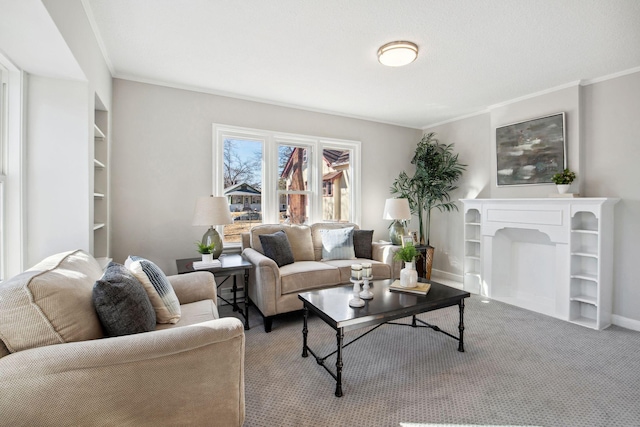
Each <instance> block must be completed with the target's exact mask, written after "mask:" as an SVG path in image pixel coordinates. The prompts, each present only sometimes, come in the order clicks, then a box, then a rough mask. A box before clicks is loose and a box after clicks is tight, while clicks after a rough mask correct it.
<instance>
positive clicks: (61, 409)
mask: <svg viewBox="0 0 640 427" xmlns="http://www.w3.org/2000/svg"><path fill="white" fill-rule="evenodd" d="M101 275H102V270H101V268H100V266H99V265H98V263H97V262H96V260H95V259H94V258H93V257H91V255H88V254H87V253H85V252H83V251H74V252H68V253H63V254H57V255H54V256H51V257H49V258H47V259H45V260H44V261H42V262H41V263H39V264H38V265H36V266H35V267H33V268H31V269H29V270H27V271H25V272H24V273H22V274H20V275H18V276H16V277H14V278H12V279H10V280H7V281H5V282H4V283H2V284H0V340H1V341H0V424H2V425H11V426H18V425H24V426H35V425H48V426H51V425H69V426H71V425H118V426H120V425H132V426H133V425H135V426H142V425H213V424H215V425H225V426H240V425H242V424H243V422H244V414H245V412H244V411H245V402H244V343H245V342H244V329H243V325H242V322H240V321H239V320H238V319H235V318H223V319H218V310H217V307H216V301H217V296H216V286H215V282H214V279H213V275H212V274H210V273H206V272H196V273H191V274H185V275H180V276H169V280H170V283H171V285H172V287H173V289H174V291H175V294H176V295H177V297H178V299H179V301H180V304H181V305H180V308H181V312H182V316H181V319H180V320H179V322H178V323H177V324H163V325H158V327H157V330H156V331H152V332H144V333H138V334H134V335H125V336H119V337H113V338H102V336H103V332H102V330H101V325H100V321H99V319H98V318H97V315H96V312H95V309H94V308H93V306H92V304H93V302H92V299H91V295H92V288H93V284H94V283H95V281H96V280H97V279H99V278H100V277H101ZM25 298H26V299H27V300H28V301H27V304H26V305H25V304H23V303H24V302H25ZM19 307H21V308H19ZM20 310H21V311H20ZM18 311H20V312H18Z"/></svg>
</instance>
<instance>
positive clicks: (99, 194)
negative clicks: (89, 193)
mask: <svg viewBox="0 0 640 427" xmlns="http://www.w3.org/2000/svg"><path fill="white" fill-rule="evenodd" d="M93 198H94V199H104V194H102V193H93Z"/></svg>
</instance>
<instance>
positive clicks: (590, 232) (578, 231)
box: [571, 230, 598, 235]
mask: <svg viewBox="0 0 640 427" xmlns="http://www.w3.org/2000/svg"><path fill="white" fill-rule="evenodd" d="M571 232H572V233H577V234H596V235H597V234H598V230H571Z"/></svg>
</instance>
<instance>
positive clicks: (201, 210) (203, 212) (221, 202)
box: [191, 196, 233, 259]
mask: <svg viewBox="0 0 640 427" xmlns="http://www.w3.org/2000/svg"><path fill="white" fill-rule="evenodd" d="M224 224H233V219H232V218H231V212H229V203H228V202H227V198H226V197H215V196H210V197H198V200H197V201H196V209H195V212H194V213H193V221H192V223H191V225H207V226H209V229H208V230H207V232H206V233H204V236H202V244H203V245H211V244H212V243H213V244H214V245H215V246H214V247H213V251H212V254H213V258H214V259H217V258H218V257H219V256H220V254H221V253H222V238H220V234H218V232H217V231H216V229H215V228H213V227H214V226H216V225H224Z"/></svg>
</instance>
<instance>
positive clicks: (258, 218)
mask: <svg viewBox="0 0 640 427" xmlns="http://www.w3.org/2000/svg"><path fill="white" fill-rule="evenodd" d="M262 154H263V147H262V142H260V141H251V140H241V139H229V138H227V139H225V140H224V147H223V155H224V163H223V170H224V195H225V196H227V198H228V200H229V209H230V210H231V217H232V218H233V224H228V225H225V227H224V237H223V239H224V241H225V242H235V243H238V242H240V240H241V234H242V233H244V232H247V231H249V230H250V229H251V227H253V226H254V225H257V224H260V223H262Z"/></svg>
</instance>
